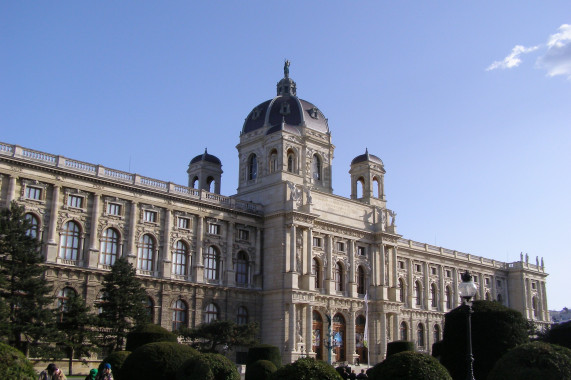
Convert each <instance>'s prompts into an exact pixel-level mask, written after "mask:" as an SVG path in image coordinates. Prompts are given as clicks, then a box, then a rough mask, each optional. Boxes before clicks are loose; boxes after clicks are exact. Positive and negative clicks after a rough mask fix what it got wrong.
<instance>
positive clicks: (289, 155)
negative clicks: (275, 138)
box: [287, 149, 296, 173]
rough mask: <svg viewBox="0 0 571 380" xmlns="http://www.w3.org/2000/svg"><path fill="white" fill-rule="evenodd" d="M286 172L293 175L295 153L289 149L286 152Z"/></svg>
mask: <svg viewBox="0 0 571 380" xmlns="http://www.w3.org/2000/svg"><path fill="white" fill-rule="evenodd" d="M287 171H288V172H290V173H295V171H296V170H295V153H294V151H293V150H291V149H289V150H288V151H287Z"/></svg>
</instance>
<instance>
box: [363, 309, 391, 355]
mask: <svg viewBox="0 0 571 380" xmlns="http://www.w3.org/2000/svg"><path fill="white" fill-rule="evenodd" d="M379 316H380V318H379V322H380V330H381V331H380V332H378V331H377V329H375V330H374V331H375V332H376V333H378V335H377V337H378V341H379V344H378V345H379V348H380V352H379V357H378V358H377V360H376V361H379V362H380V361H381V360H383V358H384V357H385V354H386V350H387V341H388V337H387V313H385V312H381V313H379ZM371 322H373V321H369V320H367V323H368V324H369V350H370V349H371V347H375V346H376V345H377V342H376V340H377V339H375V340H373V339H371V325H372V324H370V323H371ZM374 338H376V337H374ZM370 356H371V355H370V351H369V357H370ZM370 364H371V363H369V365H370Z"/></svg>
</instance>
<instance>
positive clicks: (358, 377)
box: [357, 369, 369, 379]
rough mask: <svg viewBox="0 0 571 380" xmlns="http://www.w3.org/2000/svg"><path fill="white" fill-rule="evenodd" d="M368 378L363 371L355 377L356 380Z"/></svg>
mask: <svg viewBox="0 0 571 380" xmlns="http://www.w3.org/2000/svg"><path fill="white" fill-rule="evenodd" d="M368 378H369V376H367V374H366V373H365V370H364V369H362V370H361V373H360V374H358V375H357V379H368Z"/></svg>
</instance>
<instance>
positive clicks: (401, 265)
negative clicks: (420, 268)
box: [399, 261, 404, 269]
mask: <svg viewBox="0 0 571 380" xmlns="http://www.w3.org/2000/svg"><path fill="white" fill-rule="evenodd" d="M399 269H404V261H399Z"/></svg>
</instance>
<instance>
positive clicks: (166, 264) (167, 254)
mask: <svg viewBox="0 0 571 380" xmlns="http://www.w3.org/2000/svg"><path fill="white" fill-rule="evenodd" d="M172 220H173V218H172V211H171V210H169V209H165V225H164V228H163V257H162V260H161V268H160V270H159V271H160V272H161V273H160V274H159V276H160V277H162V278H171V276H172V254H171V239H170V231H171V229H172Z"/></svg>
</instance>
